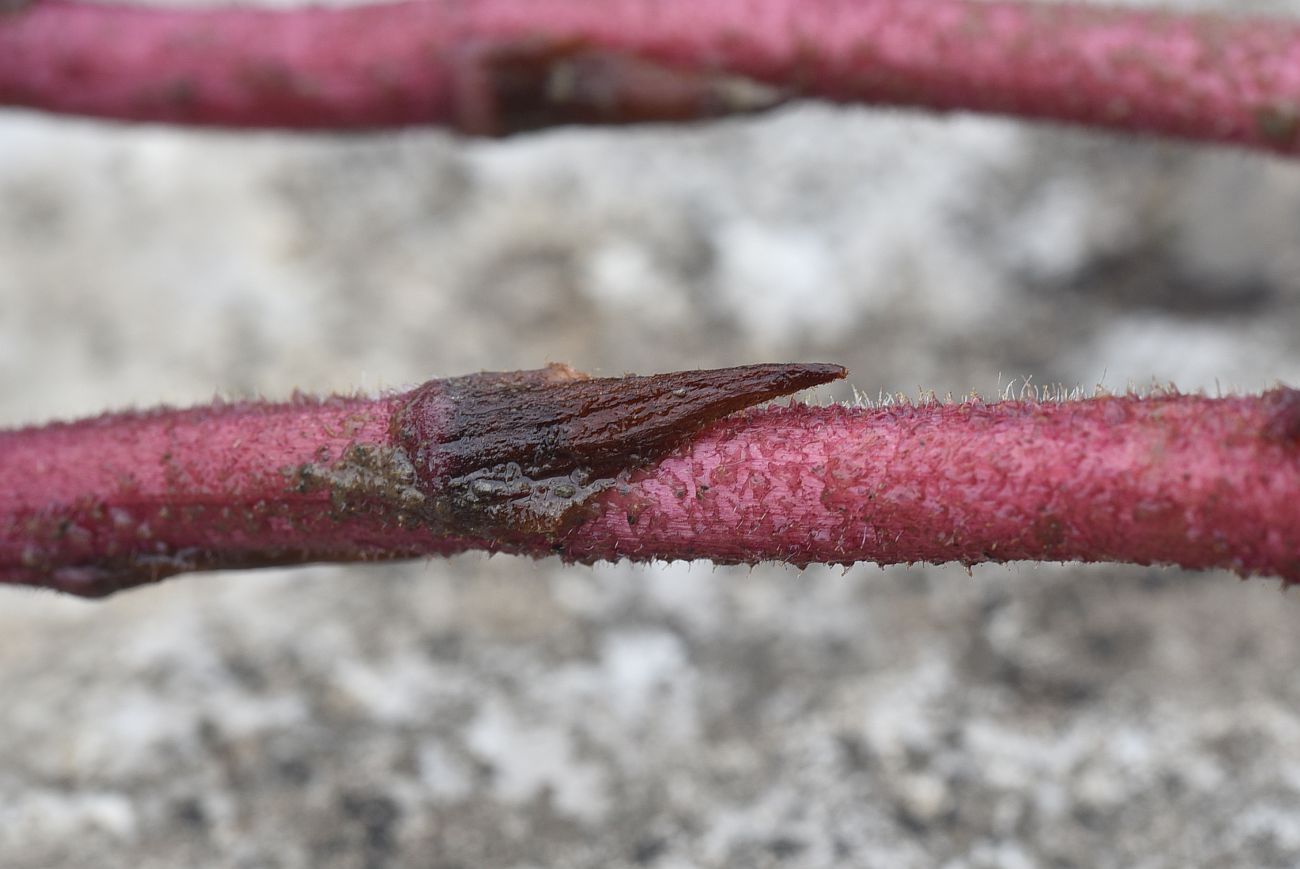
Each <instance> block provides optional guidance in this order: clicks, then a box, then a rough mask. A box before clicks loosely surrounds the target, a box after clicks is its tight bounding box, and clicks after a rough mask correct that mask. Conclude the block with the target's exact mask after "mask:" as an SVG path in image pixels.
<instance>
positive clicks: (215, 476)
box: [0, 365, 1300, 596]
mask: <svg viewBox="0 0 1300 869" xmlns="http://www.w3.org/2000/svg"><path fill="white" fill-rule="evenodd" d="M842 375H843V369H841V368H839V367H838V366H829V365H783V366H750V367H747V368H739V369H724V370H721V371H716V372H683V373H680V374H670V375H655V376H652V377H631V378H618V379H595V380H593V379H588V378H586V377H584V376H583V375H579V374H578V373H576V372H573V371H572V370H570V369H567V368H565V367H563V366H553V367H551V368H549V369H544V370H542V371H537V372H513V373H507V374H482V375H471V376H469V377H463V378H454V379H451V380H442V381H431V382H430V383H428V384H425V385H424V386H422V387H420V388H418V389H416V390H414V391H411V392H408V393H404V394H401V395H395V396H388V397H384V398H379V399H363V398H347V399H343V398H334V399H327V400H314V399H299V400H295V401H292V402H288V403H284V404H268V403H239V404H227V405H219V406H211V407H202V408H194V409H190V410H166V409H164V410H158V411H152V412H146V413H128V414H112V415H106V416H102V417H97V418H95V419H91V420H85V421H81V422H76V423H64V424H55V425H51V426H45V427H35V428H27V429H20V430H15V431H8V432H0V581H2V582H11V583H23V584H28V585H38V586H45V587H50V588H56V589H60V590H63V591H68V592H72V593H76V594H82V595H86V596H100V595H104V594H109V593H111V592H113V591H115V590H117V589H120V588H124V587H127V586H130V585H136V584H140V583H144V582H150V581H153V580H156V579H159V578H162V577H165V576H168V575H172V574H175V573H178V572H183V571H189V570H205V569H218V568H231V567H256V566H263V565H271V564H287V563H301V562H309V561H330V560H333V561H357V560H371V559H392V558H411V557H417V556H427V555H443V554H450V553H453V552H459V551H463V550H467V549H487V550H490V551H503V552H513V553H518V554H523V555H531V556H543V555H548V554H558V555H560V556H562V557H564V558H566V559H568V560H572V561H581V562H594V561H598V560H606V559H608V560H617V559H623V558H626V559H633V560H642V561H644V560H651V559H692V558H707V559H712V560H714V561H717V562H722V563H750V564H752V563H756V562H759V561H763V560H779V561H785V562H788V563H792V564H797V565H806V564H811V563H836V564H851V563H854V562H857V561H875V562H878V563H881V564H894V563H902V562H918V561H924V562H947V561H957V562H961V563H965V564H976V563H981V562H989V561H998V562H1001V561H1015V560H1022V559H1031V560H1052V561H1056V560H1080V561H1122V562H1133V563H1138V564H1176V565H1182V566H1184V567H1189V568H1209V567H1223V568H1228V569H1232V570H1235V571H1237V572H1238V573H1240V574H1242V575H1251V574H1265V575H1275V576H1279V577H1282V578H1283V579H1284V580H1285V581H1287V582H1300V392H1297V391H1296V390H1291V389H1276V390H1273V391H1270V392H1267V393H1264V394H1263V395H1261V396H1253V397H1232V398H1206V397H1202V396H1185V395H1176V394H1161V395H1154V396H1149V397H1143V398H1140V397H1136V396H1131V395H1129V396H1116V397H1109V396H1108V397H1099V398H1093V399H1088V400H1080V401H1063V402H1038V401H1005V402H997V403H986V402H983V401H978V400H970V401H965V402H962V403H956V404H952V403H947V404H944V403H924V404H919V405H915V406H914V405H907V404H904V405H894V406H889V407H881V408H873V409H869V408H848V407H842V406H834V407H823V408H817V407H808V406H804V405H797V404H796V405H791V406H789V407H776V408H767V409H763V410H750V411H744V412H741V413H735V412H736V411H740V410H742V409H743V408H745V407H747V406H750V405H753V404H755V403H758V402H761V401H764V400H767V399H770V398H772V397H775V396H778V395H782V394H788V393H790V392H793V391H796V390H798V389H801V388H805V387H808V386H811V385H815V384H817V383H824V382H827V381H829V380H832V379H834V378H836V377H840V376H842ZM729 414H730V415H729Z"/></svg>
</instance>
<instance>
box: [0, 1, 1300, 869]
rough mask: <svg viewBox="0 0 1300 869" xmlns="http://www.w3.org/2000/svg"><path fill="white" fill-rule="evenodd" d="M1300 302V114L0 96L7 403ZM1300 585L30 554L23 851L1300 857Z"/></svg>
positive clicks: (1189, 354) (893, 339)
mask: <svg viewBox="0 0 1300 869" xmlns="http://www.w3.org/2000/svg"><path fill="white" fill-rule="evenodd" d="M1234 8H1236V9H1247V8H1252V9H1259V8H1269V9H1278V8H1281V5H1280V4H1276V3H1274V4H1253V5H1252V4H1243V3H1238V4H1236V5H1235V6H1234ZM1298 323H1300V163H1296V162H1294V161H1288V160H1283V159H1278V158H1272V157H1268V156H1264V155H1259V154H1251V153H1243V152H1238V151H1232V150H1226V149H1213V148H1192V147H1188V146H1184V145H1177V144H1171V143H1158V142H1152V141H1131V140H1124V139H1121V138H1118V137H1110V136H1104V135H1097V134H1085V133H1081V132H1077V131H1072V130H1062V129H1059V128H1047V127H1031V126H1027V125H1022V124H1016V123H1010V122H1004V121H998V120H988V119H975V118H971V117H966V116H951V117H937V116H928V115H924V114H912V113H904V112H896V111H872V110H865V109H833V108H829V107H824V106H816V105H801V106H796V107H792V108H789V109H786V110H783V111H781V112H779V113H777V114H774V115H770V116H767V117H764V118H760V119H753V120H746V121H734V122H724V123H718V124H712V125H706V126H698V127H690V128H681V129H666V128H642V129H637V130H621V131H578V130H572V131H559V132H554V133H548V134H544V135H537V136H532V137H528V138H522V139H517V140H513V141H507V142H496V143H493V142H469V141H463V140H459V139H457V138H455V137H452V136H449V135H445V134H442V133H437V132H405V133H398V134H387V135H374V136H317V137H305V136H304V137H296V136H288V135H274V134H255V135H227V134H220V133H212V132H193V131H176V130H166V129H161V128H152V127H136V128H128V127H120V126H112V125H106V124H98V123H92V122H85V121H73V120H66V119H59V120H55V119H48V118H44V117H40V116H37V115H35V114H30V113H22V112H0V425H4V426H13V425H21V424H27V423H36V422H40V421H44V420H48V419H52V418H60V417H70V416H77V415H85V414H90V413H94V412H98V411H100V410H103V409H106V408H124V407H130V406H142V405H152V404H156V403H159V402H170V403H190V402H202V401H205V400H208V399H210V398H212V396H213V395H214V394H219V395H224V396H250V395H265V396H272V397H275V396H287V395H288V394H289V393H290V391H291V390H293V389H295V388H301V389H305V390H311V391H320V392H325V391H331V390H339V391H349V390H353V389H356V388H362V389H365V390H371V391H373V390H379V389H384V388H396V387H401V386H407V385H411V384H414V383H416V382H418V381H420V380H423V379H426V378H428V377H431V376H437V375H449V374H459V373H464V372H468V371H471V370H477V369H483V368H487V369H505V368H514V367H536V366H539V365H541V364H543V363H544V362H546V361H548V360H554V361H564V362H569V363H571V364H573V365H575V366H577V367H579V368H582V369H585V370H588V371H592V372H598V373H603V374H621V373H623V372H627V371H636V372H641V373H649V372H654V371H662V370H673V369H680V368H688V367H696V366H720V365H734V364H742V363H747V362H757V361H783V360H826V361H835V362H841V363H843V364H846V365H848V366H849V368H850V369H851V372H852V375H851V380H852V384H853V385H854V386H856V387H857V388H858V389H859V390H861V391H862V392H864V393H866V394H868V395H875V394H877V393H878V392H879V391H881V390H884V391H895V390H901V391H905V392H909V393H913V394H914V393H915V392H916V391H917V389H918V388H925V389H931V388H933V389H935V390H937V391H938V392H939V393H940V394H942V393H944V392H947V391H952V392H953V393H958V394H960V393H963V392H966V391H968V390H971V389H976V390H979V391H981V392H982V393H984V394H986V395H992V394H995V393H996V391H997V390H998V389H999V388H1000V387H1002V386H1005V385H1006V384H1007V383H1008V382H1009V381H1011V380H1012V379H1017V380H1019V379H1023V378H1025V377H1029V376H1032V378H1033V382H1034V383H1040V384H1047V383H1057V382H1060V383H1064V384H1066V385H1067V386H1075V385H1079V386H1083V387H1085V388H1090V387H1092V386H1093V385H1094V384H1097V383H1099V382H1100V383H1103V384H1104V385H1106V386H1107V387H1109V388H1112V389H1119V388H1123V387H1124V386H1126V385H1127V384H1129V383H1135V384H1138V385H1144V384H1150V383H1151V382H1152V381H1153V380H1154V381H1158V382H1166V381H1171V380H1172V381H1173V382H1174V383H1176V384H1177V385H1178V386H1180V387H1182V388H1184V389H1197V388H1206V389H1209V390H1214V389H1216V388H1220V387H1221V388H1223V389H1225V390H1227V389H1229V388H1240V389H1249V390H1256V389H1260V388H1264V387H1267V386H1270V385H1272V384H1274V383H1275V382H1277V381H1279V380H1281V381H1285V382H1289V383H1293V384H1300V349H1298V348H1297V346H1296V341H1295V335H1296V327H1297V324H1298ZM828 396H833V397H837V398H847V397H849V390H848V387H845V388H844V390H843V391H833V392H828V393H824V394H823V395H821V396H819V397H821V398H825V397H828ZM1297 600H1298V599H1297V597H1296V595H1295V593H1283V592H1280V591H1279V589H1278V584H1277V583H1276V582H1273V581H1259V580H1257V581H1252V582H1248V583H1242V582H1239V581H1238V580H1236V579H1235V578H1234V577H1232V576H1229V575H1227V574H1215V573H1208V574H1188V573H1183V572H1179V571H1176V570H1160V569H1143V568H1132V567H1117V566H1095V567H1078V566H1057V565H1045V566H1016V567H1000V566H990V567H983V568H977V569H976V570H975V571H974V572H973V575H968V574H967V572H966V571H965V570H963V569H960V568H955V567H934V568H922V567H916V568H910V569H901V568H900V569H889V570H884V571H882V570H880V569H878V568H876V567H874V566H870V565H862V566H859V567H857V568H854V569H852V570H849V571H847V573H845V572H842V571H840V570H838V569H836V570H823V569H810V570H807V571H803V572H799V571H795V570H792V569H787V568H782V567H779V566H762V567H758V568H755V569H753V570H749V569H715V568H713V567H711V566H710V565H708V564H693V565H688V564H671V565H656V566H627V565H602V566H599V567H596V568H594V569H591V568H585V567H564V566H562V565H560V564H559V563H557V562H554V561H543V562H532V561H526V560H518V559H513V558H507V557H498V558H493V559H491V560H489V559H487V558H485V557H481V556H466V557H460V558H456V559H452V560H450V561H433V562H429V563H417V564H408V565H379V566H370V567H349V568H334V567H310V568H303V569H294V570H270V571H261V572H253V573H245V574H210V575H203V576H198V577H193V578H188V579H182V580H175V581H172V582H169V583H166V584H163V585H161V586H158V587H154V588H146V589H142V590H139V591H133V592H129V593H126V594H123V595H120V596H118V597H115V598H112V599H110V600H108V601H107V602H103V603H86V602H82V601H79V600H73V599H63V598H59V597H56V596H54V595H52V594H42V593H36V592H32V591H27V590H21V589H0V698H3V710H4V711H3V715H0V864H2V865H4V866H5V867H12V869H27V867H82V866H87V867H90V866H95V867H106V866H112V867H116V866H123V867H141V869H146V867H178V866H221V867H225V866H229V867H241V869H261V867H267V869H271V867H283V869H297V867H304V869H306V867H323V869H332V867H367V869H377V867H398V866H415V867H438V869H453V867H462V869H468V867H519V869H523V867H542V866H563V867H568V866H572V867H640V866H645V867H656V869H670V867H671V869H677V867H696V866H698V867H723V866H738V867H768V866H772V867H778V866H779V867H786V866H789V867H829V866H875V867H890V869H894V867H926V866H945V867H952V869H957V867H1009V869H1020V867H1038V866H1042V867H1072V866H1081V867H1082V866H1126V867H1134V866H1141V867H1162V866H1170V867H1173V866H1225V865H1243V866H1246V865H1248V866H1260V867H1266V866H1277V867H1289V866H1295V865H1297V864H1300V681H1298V680H1297V677H1296V675H1295V674H1296V672H1297V664H1298V663H1300V631H1297V630H1296V626H1297V624H1298V623H1300V603H1298V602H1297Z"/></svg>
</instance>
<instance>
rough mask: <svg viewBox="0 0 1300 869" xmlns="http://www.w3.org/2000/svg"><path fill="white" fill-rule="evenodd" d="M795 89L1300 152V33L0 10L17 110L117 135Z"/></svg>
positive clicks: (763, 101) (768, 5)
mask: <svg viewBox="0 0 1300 869" xmlns="http://www.w3.org/2000/svg"><path fill="white" fill-rule="evenodd" d="M737 77H740V78H737ZM758 83H763V84H765V85H767V86H771V87H772V88H776V89H777V90H771V89H770V88H765V87H759V86H757V84H758ZM794 95H798V96H810V97H820V98H825V99H831V100H837V101H844V102H869V103H889V104H896V105H909V106H924V107H929V108H934V109H940V110H948V109H963V110H974V111H985V112H996V113H1004V114H1010V115H1017V116H1022V117H1029V118H1045V119H1054V120H1059V121H1067V122H1072V123H1080V124H1087V125H1094V126H1103V127H1113V128H1117V129H1122V130H1129V131H1140V132H1154V133H1162V134H1166V135H1173V136H1183V137H1187V138H1191V139H1202V140H1213V141H1223V142H1236V143H1240V144H1245V145H1253V146H1258V147H1262V148H1269V149H1273V150H1278V151H1286V152H1295V151H1296V150H1297V149H1298V148H1300V24H1297V23H1295V22H1291V21H1284V20H1276V19H1274V20H1267V19H1250V18H1230V17H1226V16H1220V15H1205V14H1202V15H1192V14H1184V13H1173V12H1152V11H1137V10H1128V9H1109V8H1102V7H1096V6H1093V5H1083V4H1051V5H1044V4H1041V3H1019V2H989V3H984V2H968V0H710V2H701V0H659V2H654V3H650V2H646V0H603V2H600V3H592V2H590V0H437V2H435V0H408V2H396V3H389V4H383V5H362V6H356V7H350V8H322V7H304V8H297V9H289V10H266V9H248V8H229V9H216V10H183V9H160V8H132V7H128V6H106V5H101V4H98V3H95V4H89V3H80V2H75V0H30V3H29V5H28V6H27V7H26V8H21V9H20V10H19V11H17V12H13V13H10V14H8V15H4V14H0V104H8V105H16V106H29V107H33V108H39V109H45V110H50V111H58V112H72V113H80V114H88V115H96V116H101V117H108V118H118V119H123V120H149V121H164V122H169V123H187V124H206V125H220V126H234V127H263V126H269V127H290V128H304V129H306V128H375V127H392V126H401V125H407V124H447V125H452V126H455V127H459V128H461V129H463V130H467V131H469V132H474V133H504V132H510V131H514V130H519V129H528V128H532V127H537V126H545V125H548V124H553V123H566V122H573V121H584V122H602V121H606V122H626V121H635V120H653V119H661V120H682V119H687V118H691V117H702V116H707V115H712V114H721V113H726V112H730V111H737V110H745V109H752V108H759V107H763V106H765V105H770V104H772V103H774V102H777V101H779V100H780V99H781V98H784V97H786V96H794Z"/></svg>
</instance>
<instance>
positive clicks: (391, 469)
mask: <svg viewBox="0 0 1300 869" xmlns="http://www.w3.org/2000/svg"><path fill="white" fill-rule="evenodd" d="M281 473H283V474H284V476H285V477H286V478H287V479H288V480H290V481H291V484H292V488H293V490H294V491H295V492H297V493H298V494H303V495H305V494H310V493H312V492H321V491H324V492H327V493H328V494H329V499H330V506H331V508H332V509H333V511H334V517H335V518H337V519H340V520H342V519H346V518H351V517H354V516H357V515H359V514H374V513H380V514H382V515H383V516H384V517H385V518H386V519H387V520H388V521H391V522H392V523H393V524H395V525H397V526H398V527H403V528H404V527H410V526H412V525H414V524H416V523H418V522H423V521H426V519H427V517H428V513H429V498H427V497H426V496H425V494H424V493H423V492H422V491H420V489H419V487H418V485H417V479H416V474H415V466H414V465H412V464H411V459H410V457H409V456H407V454H406V452H405V451H404V450H402V449H400V448H398V447H392V446H381V445H377V444H353V445H352V446H350V447H348V448H347V449H346V450H345V451H344V453H343V455H342V457H340V458H339V459H338V460H337V461H334V462H330V461H328V459H327V458H324V459H323V460H322V461H317V462H307V463H304V464H301V465H297V466H294V467H288V468H285V469H283V470H282V472H281Z"/></svg>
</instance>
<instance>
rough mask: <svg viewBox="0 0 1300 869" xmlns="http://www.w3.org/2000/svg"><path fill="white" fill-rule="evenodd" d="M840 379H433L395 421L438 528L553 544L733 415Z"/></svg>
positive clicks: (811, 370) (684, 375)
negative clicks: (609, 492)
mask: <svg viewBox="0 0 1300 869" xmlns="http://www.w3.org/2000/svg"><path fill="white" fill-rule="evenodd" d="M844 375H845V370H844V368H843V367H841V366H839V365H826V364H788V365H749V366H743V367H740V368H723V369H717V370H713V371H682V372H677V373H672V374H655V375H651V376H648V377H638V376H629V377H614V378H587V377H585V376H584V375H581V374H578V373H577V372H575V371H573V370H572V369H570V368H568V367H567V366H551V367H549V368H546V369H542V370H540V371H533V372H510V373H505V374H496V373H484V374H475V375H469V376H467V377H457V378H453V379H449V380H439V381H432V382H430V383H428V384H426V385H425V386H422V387H420V388H419V389H417V390H415V391H414V392H413V393H411V396H410V398H409V400H408V401H406V402H404V404H403V405H402V407H401V408H400V409H399V410H398V411H397V412H396V413H395V414H394V418H393V426H394V432H393V434H394V442H395V443H396V444H397V445H398V446H399V447H401V448H402V449H404V450H405V451H406V453H407V454H408V455H409V456H410V457H411V459H412V461H413V462H414V464H415V469H416V473H417V475H418V476H419V478H420V482H421V484H422V485H423V487H424V488H425V490H426V492H427V493H428V494H429V495H430V496H431V497H432V498H433V499H434V501H435V503H437V504H438V508H437V513H438V516H437V519H438V521H440V522H442V523H446V524H447V525H449V526H452V527H453V528H454V529H455V530H457V531H458V532H461V533H473V534H489V535H500V534H503V533H507V532H518V531H526V532H529V533H545V534H555V533H557V532H559V531H562V530H564V529H565V528H566V527H568V525H569V524H570V523H571V521H572V520H573V518H574V517H575V516H577V515H579V514H578V513H577V512H575V511H576V508H577V507H579V506H580V505H581V503H582V502H583V500H585V498H587V497H589V496H590V495H591V494H594V493H595V492H596V491H599V490H601V489H603V488H607V487H608V485H609V484H610V483H611V482H612V481H613V479H614V478H615V477H617V476H618V475H619V474H620V473H621V472H623V471H627V470H631V469H634V468H637V467H640V466H643V465H645V464H646V463H648V462H650V461H653V460H654V459H656V458H659V457H661V456H663V455H664V454H665V453H667V452H669V451H671V450H672V449H673V448H675V447H676V446H678V445H679V444H681V443H682V442H683V441H685V440H687V439H688V438H690V437H691V436H692V435H694V434H696V433H697V432H698V431H700V429H702V428H704V427H705V426H706V425H708V424H709V423H711V422H713V421H715V420H717V419H720V418H721V417H724V416H726V415H728V414H731V413H734V412H735V411H738V410H741V409H743V408H746V407H751V406H753V405H755V404H760V403H762V402H764V401H768V400H770V399H773V398H776V397H778V396H782V395H788V394H790V393H793V392H797V391H799V390H801V389H807V388H809V387H812V386H817V385H819V384H823V383H828V382H830V381H832V380H836V379H839V378H841V377H843V376H844Z"/></svg>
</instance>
